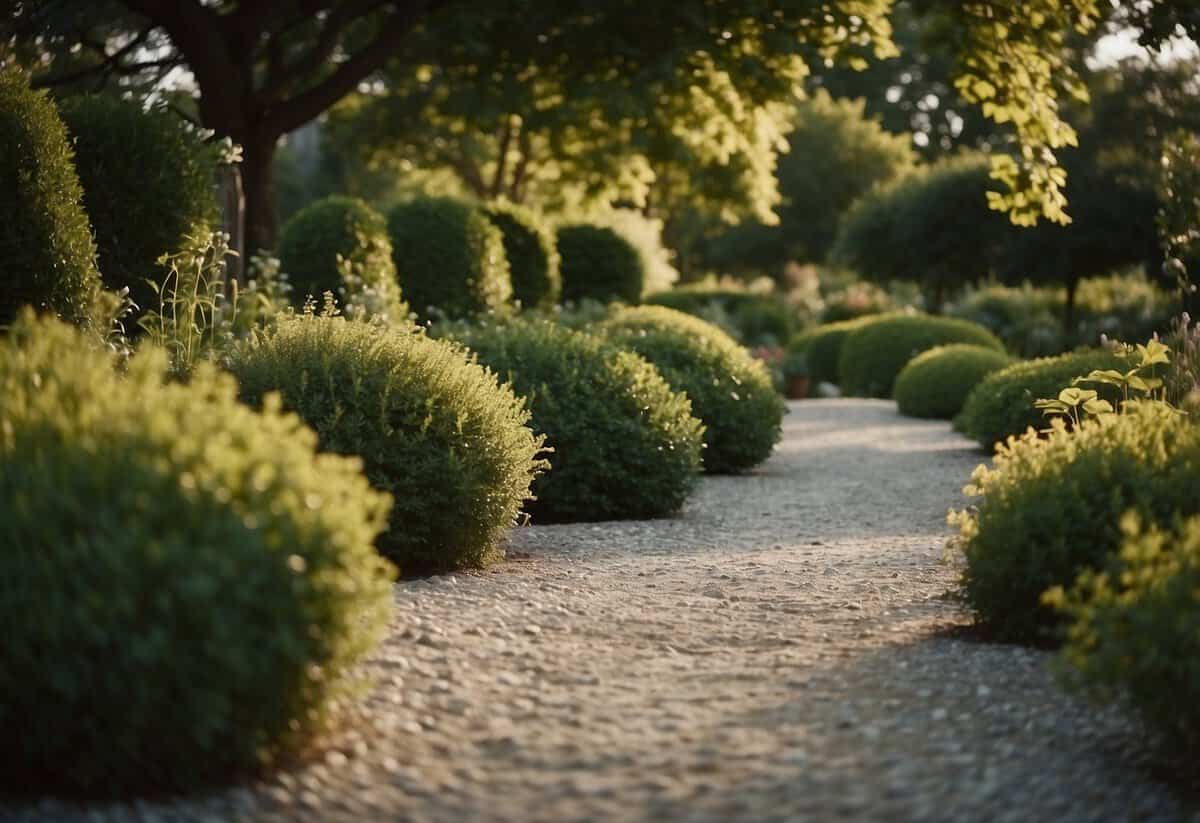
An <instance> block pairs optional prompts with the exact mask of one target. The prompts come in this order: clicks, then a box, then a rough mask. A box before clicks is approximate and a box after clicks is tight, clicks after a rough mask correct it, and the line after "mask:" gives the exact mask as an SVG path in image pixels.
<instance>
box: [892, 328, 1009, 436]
mask: <svg viewBox="0 0 1200 823" xmlns="http://www.w3.org/2000/svg"><path fill="white" fill-rule="evenodd" d="M1010 363H1012V358H1011V357H1009V356H1008V355H1007V354H1005V353H1004V352H1001V351H996V350H995V349H991V348H987V347H985V346H975V345H971V344H969V343H954V344H951V345H948V346H936V347H935V348H932V349H929V350H928V351H925V352H922V353H921V354H918V355H917V356H916V357H914V358H913V359H912V360H910V361H908V365H906V366H905V367H904V368H903V369H901V371H900V374H899V375H897V377H896V386H895V395H896V405H897V406H899V408H900V413H901V414H906V415H908V416H909V417H935V418H941V419H945V420H949V419H950V418H952V417H954V416H955V415H956V414H958V413H959V412H960V411H962V406H963V403H964V402H966V399H967V395H968V394H970V392H971V389H973V388H975V386H976V385H978V383H979V381H980V380H982V379H983V378H985V377H987V376H988V375H989V374H991V373H992V372H994V371H999V370H1000V369H1002V368H1004V367H1005V366H1007V365H1009V364H1010Z"/></svg>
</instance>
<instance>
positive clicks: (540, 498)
mask: <svg viewBox="0 0 1200 823" xmlns="http://www.w3.org/2000/svg"><path fill="white" fill-rule="evenodd" d="M460 333H461V334H462V336H463V339H464V342H466V343H467V345H468V346H470V348H471V349H472V350H473V351H474V352H476V354H477V355H478V357H479V361H480V362H481V363H483V364H485V365H487V366H488V367H490V368H492V369H494V370H495V371H496V373H497V374H499V375H500V378H501V379H502V380H505V381H507V382H508V383H509V384H510V385H511V386H512V388H513V390H514V391H516V392H517V393H518V394H519V395H521V396H523V397H526V398H527V399H528V401H529V408H530V410H531V411H532V412H533V420H532V426H533V428H534V430H535V431H537V432H538V433H539V434H540V435H545V437H546V445H547V446H549V447H551V448H553V449H554V452H553V454H551V455H550V463H551V471H550V472H549V473H548V474H546V475H544V476H542V477H540V478H538V480H537V481H536V482H535V483H534V486H533V491H534V493H535V494H536V496H537V500H536V501H535V502H534V503H532V504H531V505H530V507H529V510H530V513H531V514H532V515H533V518H534V521H535V522H537V521H578V520H619V519H639V518H647V517H662V516H664V515H668V514H671V513H673V512H675V511H677V510H678V509H679V507H680V506H682V505H683V501H684V500H685V499H686V498H687V496H688V493H689V492H691V490H692V488H693V487H694V486H695V484H696V478H697V472H698V471H699V468H700V457H701V448H702V443H703V437H704V427H703V425H702V424H701V423H700V421H698V420H696V419H695V418H694V417H692V406H691V402H690V401H689V400H688V399H687V397H686V396H685V395H683V394H680V393H677V392H674V391H672V390H671V387H670V386H668V385H667V383H666V381H665V380H663V378H662V376H661V375H660V374H659V373H658V371H657V370H656V369H655V368H654V367H653V366H651V365H650V364H649V363H647V362H646V361H645V360H643V359H642V358H641V357H639V356H637V355H636V354H634V353H633V352H630V351H625V350H622V349H619V348H617V347H616V346H614V345H612V344H611V343H608V342H607V341H605V340H603V339H601V338H598V337H594V336H592V335H588V334H584V333H581V332H577V331H573V330H571V329H567V328H564V327H562V326H559V325H556V324H554V323H549V322H544V321H518V322H514V323H510V324H507V325H495V326H487V327H474V328H470V329H466V330H461V331H460Z"/></svg>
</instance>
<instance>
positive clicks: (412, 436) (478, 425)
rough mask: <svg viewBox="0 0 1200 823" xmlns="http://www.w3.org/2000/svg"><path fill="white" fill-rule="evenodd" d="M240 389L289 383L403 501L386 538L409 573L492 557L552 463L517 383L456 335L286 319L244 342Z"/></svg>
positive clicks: (294, 402) (261, 392) (335, 446)
mask: <svg viewBox="0 0 1200 823" xmlns="http://www.w3.org/2000/svg"><path fill="white" fill-rule="evenodd" d="M229 365H230V369H231V370H232V371H233V373H234V374H235V375H236V376H237V378H238V382H239V384H240V386H241V396H242V399H244V400H246V401H248V402H250V403H252V404H255V405H258V404H261V403H262V402H263V400H264V398H265V397H266V396H267V395H268V394H269V393H271V392H279V393H280V395H281V396H282V399H283V405H284V408H286V409H288V410H291V411H295V412H296V413H297V414H299V415H300V417H301V419H303V420H304V421H305V422H306V423H308V424H309V425H310V426H312V427H313V428H314V429H315V430H316V432H317V436H318V438H319V439H320V443H321V448H322V449H324V450H325V451H330V452H335V453H338V454H351V455H357V456H359V457H360V458H361V459H362V461H363V470H364V471H365V472H366V475H367V479H368V480H370V481H371V485H372V486H374V487H375V488H377V489H380V490H383V491H386V492H389V493H390V494H391V495H392V497H393V498H394V500H395V504H394V505H393V507H392V516H391V521H390V523H389V525H388V530H387V532H386V533H384V534H383V535H381V536H380V538H379V540H378V542H377V544H376V545H377V547H378V549H379V550H380V552H382V553H383V554H384V555H385V556H386V557H388V558H389V559H391V560H392V561H394V562H395V563H396V564H397V565H398V566H399V567H400V570H401V571H402V572H404V573H406V574H407V573H410V572H412V573H424V572H437V571H446V570H450V569H456V568H462V567H469V566H482V565H485V564H487V563H488V562H490V561H492V560H494V559H495V558H496V556H497V554H498V552H497V546H498V544H499V541H500V539H501V538H502V537H503V535H504V533H505V532H506V531H507V530H508V529H509V528H510V527H511V526H512V525H513V524H514V523H515V522H516V520H517V517H518V515H519V513H520V510H521V504H522V503H523V502H524V501H525V500H526V499H527V498H528V496H529V484H530V482H531V481H532V480H533V478H534V477H535V476H536V475H537V474H538V472H539V471H541V469H542V468H543V466H544V463H543V461H541V460H540V459H539V458H538V456H537V455H538V453H539V451H540V450H541V439H540V438H539V437H535V436H534V434H533V432H531V431H530V430H529V428H528V427H527V426H526V425H525V424H526V422H527V421H528V420H529V413H528V412H527V411H526V410H525V408H524V407H523V404H522V402H521V400H519V399H518V398H517V397H515V396H514V395H513V393H512V391H511V390H510V389H508V388H506V387H504V386H500V385H498V384H497V382H496V378H495V377H494V376H492V375H490V374H488V373H487V372H486V371H485V370H484V369H483V368H481V367H479V366H477V365H475V364H473V363H470V362H468V360H467V357H466V355H465V354H464V353H463V352H462V350H461V349H460V348H458V347H456V346H454V345H452V344H451V343H448V342H445V341H441V340H432V339H430V338H429V337H426V336H425V335H424V334H423V333H420V332H418V331H416V330H388V329H381V328H379V327H378V326H375V325H373V324H370V323H363V322H352V321H346V320H344V319H342V318H339V317H315V316H313V315H299V316H295V317H291V318H287V319H281V320H280V321H279V322H278V323H277V324H276V326H275V328H274V329H273V330H271V331H270V332H268V333H266V334H265V335H263V336H262V337H260V338H259V339H258V340H256V341H253V342H252V343H249V344H246V345H243V346H241V347H239V348H238V349H236V350H235V351H234V353H233V354H232V356H231V358H230V364H229Z"/></svg>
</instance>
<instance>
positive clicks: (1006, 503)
mask: <svg viewBox="0 0 1200 823" xmlns="http://www.w3.org/2000/svg"><path fill="white" fill-rule="evenodd" d="M1126 408H1128V409H1130V411H1129V412H1128V413H1126V414H1122V415H1121V416H1119V417H1117V418H1115V419H1114V420H1112V421H1110V422H1103V423H1101V422H1085V423H1084V424H1083V425H1081V426H1080V427H1078V428H1077V429H1076V430H1075V431H1067V429H1066V428H1065V426H1063V425H1062V424H1061V423H1057V424H1055V425H1054V430H1053V431H1052V432H1051V433H1050V435H1049V436H1048V437H1045V438H1039V437H1038V436H1037V435H1036V434H1035V433H1028V434H1026V435H1024V436H1023V437H1021V438H1020V439H1018V440H1014V441H1010V442H1009V444H1004V445H1001V446H1000V447H999V449H997V452H996V457H995V461H994V467H993V468H988V467H987V466H980V467H979V468H977V469H976V470H975V473H974V475H973V476H972V479H971V485H970V486H968V487H967V492H968V494H970V495H972V496H974V497H975V498H977V499H976V501H975V504H974V506H973V507H972V509H971V510H969V511H966V512H961V513H958V514H956V515H954V516H953V517H952V520H953V521H954V522H956V523H957V524H958V526H959V528H960V538H959V540H958V544H959V547H960V548H961V549H962V552H963V555H964V557H965V559H966V566H965V569H964V571H963V576H962V593H963V595H964V597H965V599H966V601H967V603H968V604H970V606H971V608H972V609H974V610H975V614H976V616H977V618H978V620H979V621H980V623H981V624H982V625H983V626H985V627H986V628H987V629H988V630H989V631H990V632H991V633H992V634H994V635H995V636H996V637H998V638H1000V639H1004V640H1044V639H1047V638H1048V636H1049V634H1050V630H1051V629H1053V628H1054V627H1055V625H1056V622H1057V621H1056V619H1055V613H1054V611H1053V609H1052V608H1051V607H1050V606H1049V605H1047V604H1044V603H1042V602H1041V600H1040V598H1041V596H1042V593H1043V592H1045V591H1046V590H1047V589H1049V588H1050V587H1052V586H1069V585H1070V584H1071V583H1072V582H1073V581H1074V580H1075V578H1076V577H1077V576H1078V575H1079V574H1080V572H1082V571H1083V570H1084V569H1088V568H1096V569H1099V568H1102V567H1103V566H1104V564H1105V563H1106V562H1107V561H1108V559H1109V557H1110V555H1111V554H1112V553H1113V552H1115V551H1116V550H1117V549H1118V548H1119V547H1120V544H1121V534H1120V529H1119V524H1120V521H1121V518H1122V516H1123V515H1125V513H1126V512H1129V511H1133V512H1135V513H1136V514H1137V515H1138V516H1139V517H1141V519H1142V520H1143V522H1147V523H1151V524H1164V525H1165V524H1170V523H1171V522H1172V521H1173V520H1174V519H1175V518H1177V517H1179V516H1187V515H1191V514H1198V513H1200V497H1198V496H1197V495H1196V489H1197V488H1200V427H1197V426H1195V424H1193V423H1192V422H1190V421H1189V420H1188V419H1187V418H1186V417H1184V416H1183V415H1180V414H1179V413H1178V412H1175V411H1174V410H1171V409H1169V408H1166V407H1165V406H1162V405H1160V404H1142V405H1140V406H1137V407H1134V406H1126Z"/></svg>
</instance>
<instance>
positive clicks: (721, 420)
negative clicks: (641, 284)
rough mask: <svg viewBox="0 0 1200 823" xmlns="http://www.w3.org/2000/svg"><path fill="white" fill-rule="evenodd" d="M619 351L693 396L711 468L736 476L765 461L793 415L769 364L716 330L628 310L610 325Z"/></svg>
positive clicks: (687, 319) (657, 311) (680, 317)
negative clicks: (788, 414)
mask: <svg viewBox="0 0 1200 823" xmlns="http://www.w3.org/2000/svg"><path fill="white" fill-rule="evenodd" d="M604 331H605V333H606V334H607V335H608V337H609V339H610V340H612V341H613V342H615V343H616V344H617V345H619V346H622V347H624V348H628V349H632V350H633V351H635V352H637V353H638V354H640V355H641V356H642V357H644V358H646V359H647V360H649V361H650V362H651V363H653V364H654V365H655V367H656V368H657V369H658V370H659V372H660V373H661V374H662V376H663V377H664V378H665V379H666V381H667V383H669V384H670V385H671V388H673V389H675V391H680V392H686V393H687V396H688V398H690V399H691V401H692V413H693V414H695V415H696V416H697V417H698V418H700V421H701V422H702V423H704V469H705V471H707V472H709V473H732V472H740V471H745V470H746V469H750V468H753V467H754V466H756V465H758V464H759V463H761V462H762V461H764V460H766V459H767V458H768V457H769V456H770V454H771V450H772V449H773V448H774V447H775V444H776V443H778V442H779V437H780V433H781V430H780V424H781V422H782V420H783V415H784V412H785V411H786V410H787V409H786V407H785V406H784V404H783V401H782V400H781V399H780V398H779V395H778V394H777V393H776V392H775V388H774V386H773V385H772V383H771V375H770V374H769V373H768V372H767V369H766V368H765V367H764V366H763V364H762V362H761V361H759V360H755V359H754V358H753V357H751V356H750V353H749V352H747V351H746V350H745V349H744V348H742V347H741V346H739V345H738V344H737V342H736V341H735V340H733V338H731V337H730V336H729V335H727V334H725V332H723V331H721V330H720V329H719V328H717V327H716V326H714V325H712V324H711V323H706V322H704V321H703V320H700V319H699V318H696V317H692V316H691V315H689V314H684V313H683V312H678V311H675V310H674V309H668V308H666V307H665V306H641V307H638V308H631V309H624V310H622V311H619V312H618V313H617V314H615V315H614V316H613V317H612V318H611V319H610V320H609V321H608V322H606V323H605V324H604Z"/></svg>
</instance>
